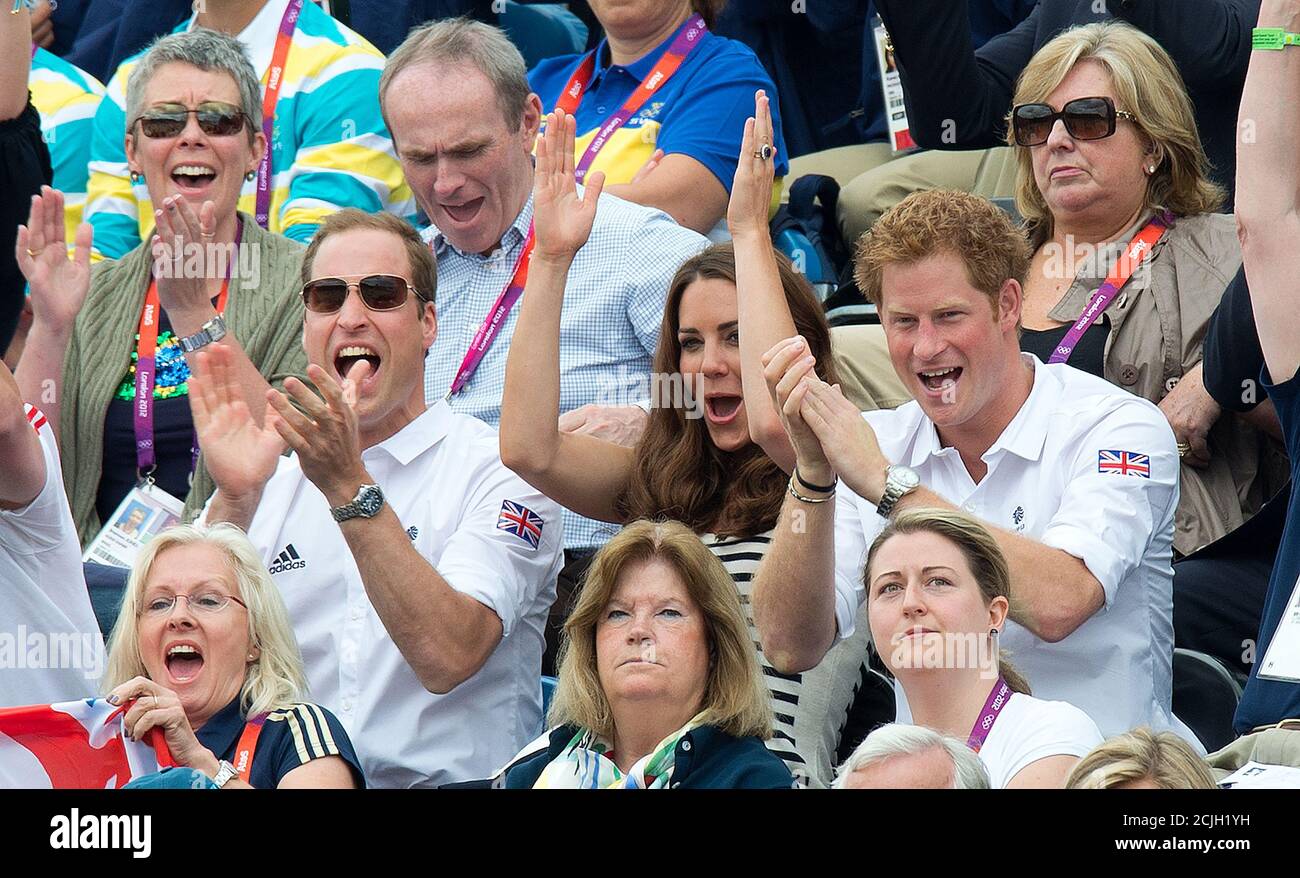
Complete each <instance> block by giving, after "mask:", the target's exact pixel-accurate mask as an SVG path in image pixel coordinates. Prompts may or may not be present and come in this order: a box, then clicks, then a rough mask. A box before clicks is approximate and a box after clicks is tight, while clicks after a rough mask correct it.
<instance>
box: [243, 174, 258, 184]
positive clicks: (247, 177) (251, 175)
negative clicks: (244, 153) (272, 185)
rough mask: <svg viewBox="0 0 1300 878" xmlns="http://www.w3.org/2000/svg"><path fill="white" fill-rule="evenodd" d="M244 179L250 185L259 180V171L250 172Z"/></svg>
mask: <svg viewBox="0 0 1300 878" xmlns="http://www.w3.org/2000/svg"><path fill="white" fill-rule="evenodd" d="M244 179H245V180H247V181H248V182H250V183H251V182H253V181H254V180H256V179H257V171H249V172H248V173H247V174H245V175H244Z"/></svg>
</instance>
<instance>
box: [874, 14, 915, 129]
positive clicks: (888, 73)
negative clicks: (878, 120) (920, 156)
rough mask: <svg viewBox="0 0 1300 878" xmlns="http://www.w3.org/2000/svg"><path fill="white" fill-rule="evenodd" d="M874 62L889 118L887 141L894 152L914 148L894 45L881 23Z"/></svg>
mask: <svg viewBox="0 0 1300 878" xmlns="http://www.w3.org/2000/svg"><path fill="white" fill-rule="evenodd" d="M875 36H876V63H877V64H878V65H879V67H880V89H881V93H882V97H883V98H884V101H885V118H886V119H888V120H889V142H890V144H891V145H892V146H893V147H894V152H904V151H906V150H909V149H915V148H916V141H914V140H913V139H912V134H911V132H910V130H909V126H908V124H907V104H906V102H905V101H904V100H903V80H902V78H901V77H900V76H899V75H898V64H897V62H896V61H895V60H894V47H893V45H892V44H891V43H890V42H889V34H887V33H886V32H885V26H884V25H883V24H881V25H877V27H876V29H875Z"/></svg>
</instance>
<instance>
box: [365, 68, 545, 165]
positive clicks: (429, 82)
mask: <svg viewBox="0 0 1300 878" xmlns="http://www.w3.org/2000/svg"><path fill="white" fill-rule="evenodd" d="M384 113H385V115H386V116H387V118H388V124H389V127H390V128H391V129H392V133H393V136H394V138H395V139H397V140H399V141H400V142H401V145H402V146H403V147H407V146H411V147H418V148H420V149H425V150H433V149H448V148H450V147H451V146H452V145H454V144H458V143H465V142H470V141H474V140H494V139H497V138H500V137H504V136H506V135H507V134H509V133H510V132H512V131H516V130H518V128H519V123H520V119H511V120H509V121H507V120H506V118H505V116H504V115H503V113H502V112H501V106H500V101H499V99H498V96H497V94H496V91H495V89H494V88H493V87H492V82H491V81H490V80H489V79H488V78H487V76H486V75H485V74H484V73H483V72H482V71H481V70H479V69H478V68H476V67H474V66H472V65H470V64H442V63H424V64H414V65H412V66H410V67H407V68H406V69H404V70H402V71H401V72H400V73H398V74H397V75H396V76H395V77H393V80H392V82H390V83H389V85H388V90H387V91H386V92H385V93H384Z"/></svg>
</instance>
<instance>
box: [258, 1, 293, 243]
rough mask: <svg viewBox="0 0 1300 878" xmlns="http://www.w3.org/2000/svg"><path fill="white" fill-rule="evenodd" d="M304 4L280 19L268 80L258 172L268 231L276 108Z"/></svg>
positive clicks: (264, 224) (260, 206) (261, 221)
mask: <svg viewBox="0 0 1300 878" xmlns="http://www.w3.org/2000/svg"><path fill="white" fill-rule="evenodd" d="M302 4H303V0H292V2H290V3H289V6H288V8H287V9H285V10H284V17H283V18H281V19H280V33H279V34H278V35H277V36H276V38H275V49H274V50H273V51H272V52H271V68H270V70H269V71H268V74H267V78H266V93H265V94H264V95H263V96H262V133H263V134H264V135H266V152H264V153H263V154H262V163H261V164H260V165H258V168H257V224H258V225H259V226H261V227H262V228H264V229H269V228H270V222H271V185H272V182H273V181H272V179H271V153H272V152H273V150H272V148H271V147H272V143H273V137H272V135H273V133H274V131H275V105H276V103H277V102H278V101H279V100H280V86H281V85H282V84H283V83H284V62H285V59H286V58H287V57H288V56H289V45H290V43H292V42H293V33H294V30H295V29H296V28H297V26H298V16H299V15H300V14H301V13H302Z"/></svg>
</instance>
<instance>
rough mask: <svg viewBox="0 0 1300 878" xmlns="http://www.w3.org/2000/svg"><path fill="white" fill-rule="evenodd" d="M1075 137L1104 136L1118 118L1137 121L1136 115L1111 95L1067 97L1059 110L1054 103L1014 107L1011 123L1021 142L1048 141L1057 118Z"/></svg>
mask: <svg viewBox="0 0 1300 878" xmlns="http://www.w3.org/2000/svg"><path fill="white" fill-rule="evenodd" d="M1057 119H1060V120H1061V121H1062V122H1064V123H1065V130H1066V131H1068V132H1069V134H1070V136H1071V137H1073V138H1074V139H1075V140H1102V139H1104V138H1107V137H1110V136H1111V135H1112V134H1114V133H1115V120H1116V119H1128V120H1129V121H1130V122H1133V123H1136V122H1137V120H1138V119H1137V116H1135V115H1133V114H1132V113H1129V112H1126V111H1124V110H1117V109H1115V102H1114V101H1112V100H1111V99H1110V98H1075V99H1074V100H1072V101H1067V102H1066V104H1065V106H1063V107H1061V110H1060V112H1057V111H1056V110H1054V109H1052V105H1051V104H1020V105H1019V106H1017V107H1016V108H1015V109H1013V110H1012V111H1011V126H1012V130H1013V131H1014V132H1015V135H1016V144H1017V145H1018V146H1039V145H1041V144H1044V143H1046V142H1047V138H1048V137H1050V136H1051V134H1052V128H1053V127H1054V126H1055V125H1056V120H1057Z"/></svg>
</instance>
